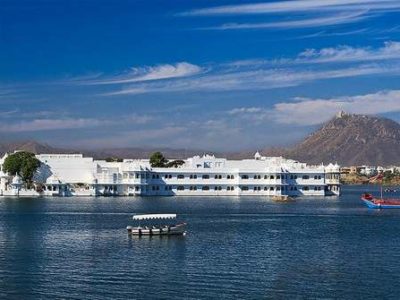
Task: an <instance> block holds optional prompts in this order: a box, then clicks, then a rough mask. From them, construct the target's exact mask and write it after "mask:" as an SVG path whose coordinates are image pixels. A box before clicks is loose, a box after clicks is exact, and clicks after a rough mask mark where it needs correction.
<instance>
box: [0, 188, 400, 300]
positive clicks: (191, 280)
mask: <svg viewBox="0 0 400 300" xmlns="http://www.w3.org/2000/svg"><path fill="white" fill-rule="evenodd" d="M366 189H367V190H371V189H372V188H370V187H357V186H355V187H344V189H343V195H342V196H341V197H326V198H318V197H312V198H311V197H310V198H298V199H297V200H296V202H293V203H275V202H272V201H271V200H268V199H266V198H263V197H192V198H190V197H153V198H152V197H146V198H140V197H126V198H101V197H99V198H89V197H88V198H72V197H71V198H20V199H17V198H0V298H1V299H243V298H246V299H260V298H263V299H275V298H277V299H293V298H324V299H334V298H336V299H337V298H341V299H342V298H346V299H368V298H369V299H376V298H393V299H396V298H398V295H399V294H400V284H399V282H400V234H399V233H400V210H381V211H379V210H369V209H367V208H366V207H364V205H363V204H362V203H361V201H360V200H359V198H360V194H361V193H362V192H363V191H364V190H366ZM134 213H177V214H178V216H179V220H184V221H186V222H187V223H188V234H187V235H186V236H185V237H176V236H175V237H141V238H138V237H130V236H128V235H127V232H126V229H125V227H126V226H127V225H133V221H132V215H133V214H134Z"/></svg>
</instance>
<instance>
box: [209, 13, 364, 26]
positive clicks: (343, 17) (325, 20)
mask: <svg viewBox="0 0 400 300" xmlns="http://www.w3.org/2000/svg"><path fill="white" fill-rule="evenodd" d="M368 17H369V16H367V15H366V14H365V11H361V12H356V13H350V14H349V13H346V14H334V15H330V16H324V17H313V18H305V19H295V20H291V21H276V22H263V23H225V24H222V25H219V26H215V27H206V28H202V29H212V30H233V29H236V30H238V29H291V28H311V27H323V26H331V25H338V24H348V23H354V22H358V21H361V20H363V19H366V18H368Z"/></svg>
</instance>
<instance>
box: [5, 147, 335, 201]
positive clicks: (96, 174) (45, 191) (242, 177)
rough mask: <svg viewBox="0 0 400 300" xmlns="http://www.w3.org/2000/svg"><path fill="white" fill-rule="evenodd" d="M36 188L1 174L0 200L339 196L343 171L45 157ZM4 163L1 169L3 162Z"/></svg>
mask: <svg viewBox="0 0 400 300" xmlns="http://www.w3.org/2000/svg"><path fill="white" fill-rule="evenodd" d="M36 157H37V158H38V159H39V160H40V161H41V162H42V166H41V167H40V169H39V170H38V171H37V174H36V175H35V177H34V182H35V189H31V190H25V189H24V188H23V184H22V180H21V178H20V177H19V176H18V175H15V174H14V176H11V175H10V174H5V173H4V172H1V171H0V194H1V195H20V196H21V195H47V196H114V195H120V196H135V195H140V196H156V195H159V196H172V195H182V196H183V195H184V196H273V195H290V196H297V195H318V196H326V195H339V194H340V167H339V166H338V165H337V164H335V165H333V164H329V165H328V166H324V165H319V166H309V165H306V164H304V163H300V162H297V161H294V160H289V159H285V158H282V157H263V156H261V155H260V154H259V153H256V155H255V156H254V159H244V160H228V159H225V158H216V157H214V156H211V155H204V156H201V157H200V156H195V157H191V158H188V159H186V160H185V161H184V164H183V165H182V166H180V167H177V168H152V167H151V166H150V163H149V160H147V159H141V160H131V159H124V160H123V161H122V162H107V161H105V160H94V159H93V158H91V157H83V155H81V154H40V155H36ZM5 158H6V156H5V157H3V158H2V159H0V169H1V166H2V164H3V162H4V159H5Z"/></svg>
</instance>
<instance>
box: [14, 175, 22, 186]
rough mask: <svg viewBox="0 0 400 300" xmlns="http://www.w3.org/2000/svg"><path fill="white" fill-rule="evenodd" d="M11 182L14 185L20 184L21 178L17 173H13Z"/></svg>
mask: <svg viewBox="0 0 400 300" xmlns="http://www.w3.org/2000/svg"><path fill="white" fill-rule="evenodd" d="M12 184H14V185H20V184H22V178H21V176H19V175H18V174H15V176H14V177H13V179H12Z"/></svg>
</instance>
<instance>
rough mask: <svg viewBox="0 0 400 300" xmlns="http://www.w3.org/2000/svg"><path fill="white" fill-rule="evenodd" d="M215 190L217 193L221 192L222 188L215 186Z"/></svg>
mask: <svg viewBox="0 0 400 300" xmlns="http://www.w3.org/2000/svg"><path fill="white" fill-rule="evenodd" d="M214 190H215V191H220V190H222V188H221V187H220V186H214Z"/></svg>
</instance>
